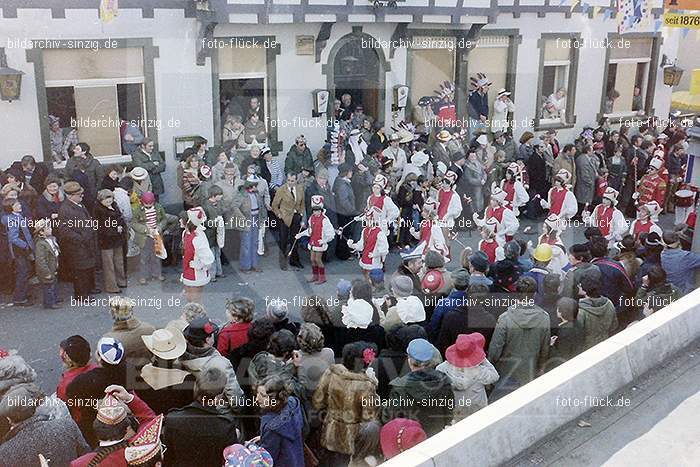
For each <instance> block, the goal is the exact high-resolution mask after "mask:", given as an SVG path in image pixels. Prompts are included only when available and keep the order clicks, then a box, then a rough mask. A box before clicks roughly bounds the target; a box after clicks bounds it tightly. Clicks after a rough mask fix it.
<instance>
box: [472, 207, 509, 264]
mask: <svg viewBox="0 0 700 467" xmlns="http://www.w3.org/2000/svg"><path fill="white" fill-rule="evenodd" d="M497 228H498V221H496V218H495V217H491V218H489V219H487V220H486V222H485V223H484V225H483V226H482V227H481V240H479V246H478V248H477V249H478V250H480V251H483V252H484V253H486V257H487V258H488V259H489V263H492V264H493V263H495V262H496V261H500V260H502V259H503V258H505V255H504V253H503V244H500V243H498V237H497V236H496V229H497Z"/></svg>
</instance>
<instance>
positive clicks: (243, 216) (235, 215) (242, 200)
mask: <svg viewBox="0 0 700 467" xmlns="http://www.w3.org/2000/svg"><path fill="white" fill-rule="evenodd" d="M255 196H256V199H257V200H258V210H259V211H260V210H261V209H264V207H263V205H262V203H263V202H262V198H261V196H260V195H259V194H255ZM259 219H260V215H259V214H258V220H259ZM252 223H253V216H252V214H251V200H250V195H249V194H248V191H246V190H245V189H244V188H243V187H242V186H241V187H239V188H238V191H237V192H236V195H235V196H234V197H233V201H232V202H231V227H232V228H233V229H235V230H239V231H241V232H249V231H250V229H251V227H252V225H253V224H252ZM258 225H259V224H258Z"/></svg>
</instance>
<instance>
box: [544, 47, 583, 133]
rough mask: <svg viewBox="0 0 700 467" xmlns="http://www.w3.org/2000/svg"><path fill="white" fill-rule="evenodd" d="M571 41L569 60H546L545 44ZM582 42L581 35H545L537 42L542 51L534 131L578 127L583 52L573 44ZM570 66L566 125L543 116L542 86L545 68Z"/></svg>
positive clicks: (567, 80)
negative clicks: (578, 91) (578, 83)
mask: <svg viewBox="0 0 700 467" xmlns="http://www.w3.org/2000/svg"><path fill="white" fill-rule="evenodd" d="M557 39H560V40H569V41H571V47H569V59H568V60H550V61H546V60H545V44H546V42H547V41H551V40H557ZM580 40H581V33H543V34H541V35H540V39H539V40H538V41H537V47H538V48H539V49H540V61H539V68H538V72H537V95H536V96H535V117H534V119H533V122H534V125H533V127H534V130H535V131H541V130H549V129H565V128H573V127H575V126H576V114H575V108H576V84H577V82H576V80H577V77H578V65H579V58H580V54H581V50H580V48H579V47H574V46H573V43H574V42H575V41H579V42H580ZM562 65H566V66H568V67H569V68H568V76H567V79H566V82H567V85H566V112H565V119H566V123H563V122H561V120H555V119H543V118H541V115H542V112H541V111H542V104H543V102H541V101H540V98H541V97H542V86H543V78H544V67H545V66H562Z"/></svg>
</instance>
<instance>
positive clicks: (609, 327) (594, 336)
mask: <svg viewBox="0 0 700 467" xmlns="http://www.w3.org/2000/svg"><path fill="white" fill-rule="evenodd" d="M578 306H579V309H578V317H577V318H576V319H577V321H579V322H580V323H581V326H582V327H583V331H584V334H585V337H584V350H585V349H590V348H591V347H593V346H594V345H596V344H598V343H600V342H603V341H604V340H605V339H607V338H608V337H610V335H612V333H613V332H614V331H615V330H616V329H617V326H618V323H617V314H616V313H615V306H614V305H613V304H612V302H611V301H610V299H609V298H607V297H596V298H582V299H581V300H579V302H578Z"/></svg>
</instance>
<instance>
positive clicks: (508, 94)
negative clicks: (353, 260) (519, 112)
mask: <svg viewBox="0 0 700 467" xmlns="http://www.w3.org/2000/svg"><path fill="white" fill-rule="evenodd" d="M503 96H510V92H508V91H506V89H505V88H501V89H499V90H498V96H497V97H503Z"/></svg>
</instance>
